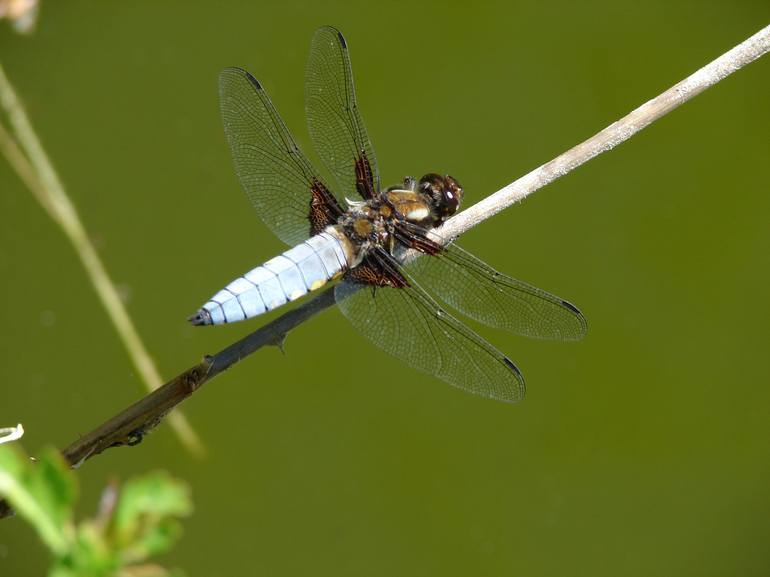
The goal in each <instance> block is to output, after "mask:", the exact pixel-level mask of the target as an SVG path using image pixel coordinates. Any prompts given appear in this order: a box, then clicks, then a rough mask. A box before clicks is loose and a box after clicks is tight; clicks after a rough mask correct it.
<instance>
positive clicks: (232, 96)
mask: <svg viewBox="0 0 770 577" xmlns="http://www.w3.org/2000/svg"><path fill="white" fill-rule="evenodd" d="M219 98H220V110H221V113H222V122H223V124H224V128H225V134H226V135H227V140H228V142H229V143H230V151H231V153H232V157H233V163H234V164H235V172H236V173H237V174H238V178H239V179H240V181H241V184H242V186H243V188H244V189H245V191H246V195H247V196H248V197H249V200H251V203H252V204H253V205H254V207H255V208H256V209H257V212H258V213H259V216H260V217H261V218H262V220H263V221H264V222H265V224H266V225H267V226H268V227H269V228H270V230H272V231H273V232H274V233H275V234H276V235H277V236H278V238H280V239H281V240H282V241H283V242H285V243H286V244H289V245H295V244H297V243H299V242H302V241H303V240H305V239H307V238H308V237H309V236H310V235H311V234H313V233H314V232H315V228H317V227H318V226H321V227H322V225H323V223H322V222H321V221H323V220H324V219H325V218H326V219H334V220H336V216H335V215H334V214H332V213H341V211H340V209H339V204H338V203H337V201H336V200H335V199H334V197H333V196H332V195H331V194H330V193H329V191H328V189H327V188H326V186H325V185H324V184H323V182H322V181H321V179H320V177H319V176H318V174H317V173H316V171H315V169H314V168H313V166H312V165H311V164H310V162H309V161H308V160H307V158H306V157H305V155H304V154H302V151H301V150H300V149H299V147H298V146H297V144H296V143H295V142H294V139H293V138H292V136H291V134H290V133H289V130H288V129H287V128H286V125H285V124H284V123H283V120H281V117H280V116H279V115H278V112H277V111H276V109H275V107H274V106H273V103H272V102H270V98H269V97H268V96H267V93H266V92H265V90H264V88H262V86H261V85H260V83H259V82H258V81H257V80H256V79H255V78H254V77H253V76H252V75H251V74H249V73H248V72H246V71H245V70H241V69H240V68H227V69H225V70H223V71H222V73H221V74H220V75H219ZM311 201H315V202H316V204H318V205H319V206H320V207H321V210H320V212H319V211H318V210H316V211H314V213H315V220H316V222H311ZM314 208H317V207H314ZM337 216H338V214H337Z"/></svg>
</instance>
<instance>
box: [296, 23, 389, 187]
mask: <svg viewBox="0 0 770 577" xmlns="http://www.w3.org/2000/svg"><path fill="white" fill-rule="evenodd" d="M305 111H306V114H307V122H308V130H309V132H310V138H311V139H312V141H313V145H314V146H315V148H316V152H318V156H320V157H321V160H322V161H323V162H324V164H325V165H326V167H327V168H328V169H329V171H330V172H331V173H332V174H333V175H334V177H335V178H336V179H337V182H338V184H339V186H340V190H341V191H342V193H343V195H344V196H345V197H347V198H355V195H356V194H360V195H361V196H362V197H363V198H364V199H369V198H372V196H373V195H374V194H376V193H377V191H378V190H379V184H380V183H379V173H378V172H377V159H376V158H375V156H374V149H373V148H372V144H371V142H369V136H368V135H367V134H366V127H365V126H364V121H363V119H362V118H361V114H360V113H359V111H358V105H357V104H356V92H355V88H354V86H353V73H352V71H351V68H350V55H349V54H348V47H347V44H346V43H345V38H344V37H343V36H342V33H340V31H339V30H337V29H336V28H332V27H331V26H324V27H323V28H319V29H318V30H317V31H316V33H315V36H313V42H312V44H311V47H310V58H309V60H308V64H307V73H306V78H305Z"/></svg>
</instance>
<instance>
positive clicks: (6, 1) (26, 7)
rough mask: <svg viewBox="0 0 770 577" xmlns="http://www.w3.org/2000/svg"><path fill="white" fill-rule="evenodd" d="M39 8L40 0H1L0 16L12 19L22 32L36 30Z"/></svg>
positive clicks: (15, 26) (17, 28)
mask: <svg viewBox="0 0 770 577" xmlns="http://www.w3.org/2000/svg"><path fill="white" fill-rule="evenodd" d="M39 9H40V7H39V4H38V0H0V18H7V19H8V20H10V21H11V23H12V24H13V27H14V28H15V29H16V31H17V32H20V33H21V34H29V33H30V32H32V30H34V28H35V24H36V22H37V14H38V10H39Z"/></svg>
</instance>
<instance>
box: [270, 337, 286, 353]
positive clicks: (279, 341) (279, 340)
mask: <svg viewBox="0 0 770 577" xmlns="http://www.w3.org/2000/svg"><path fill="white" fill-rule="evenodd" d="M286 334H287V333H281V334H278V335H276V336H275V337H273V338H272V339H270V340H269V341H268V343H267V344H269V345H271V346H274V347H278V350H279V351H281V352H282V353H283V354H284V355H285V354H286V350H285V349H284V348H283V344H284V343H285V342H286Z"/></svg>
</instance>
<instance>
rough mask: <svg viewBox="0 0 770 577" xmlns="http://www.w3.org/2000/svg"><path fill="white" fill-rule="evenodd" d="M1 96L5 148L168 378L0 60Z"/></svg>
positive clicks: (132, 346) (135, 344) (114, 312)
mask: <svg viewBox="0 0 770 577" xmlns="http://www.w3.org/2000/svg"><path fill="white" fill-rule="evenodd" d="M0 102H1V103H2V106H3V109H4V110H5V113H6V115H7V118H8V122H9V124H10V126H11V128H12V130H13V134H11V133H9V132H8V131H7V130H6V129H5V128H4V127H3V126H2V124H0V149H2V151H3V154H4V155H5V157H6V159H7V160H8V162H9V163H10V165H11V166H12V167H13V169H14V170H15V171H16V172H17V173H18V175H19V177H20V178H21V180H22V181H23V182H24V184H25V185H26V186H27V188H29V190H30V191H31V192H32V194H33V195H34V197H35V198H36V199H37V200H38V202H39V203H40V205H41V206H42V207H43V208H44V209H45V211H46V212H47V213H48V216H50V217H51V218H52V219H53V220H54V222H56V223H57V224H58V225H59V226H60V227H61V229H62V230H63V231H64V234H65V235H66V236H67V238H68V239H69V240H70V242H71V243H72V246H73V247H74V249H75V253H76V254H77V255H78V257H79V258H80V262H81V263H82V264H83V267H84V268H85V270H86V274H87V275H88V278H89V280H90V281H91V283H92V284H93V286H94V289H95V290H96V294H97V295H98V297H99V300H101V302H102V305H104V308H105V310H106V311H107V314H108V316H109V317H110V320H111V321H112V324H113V326H114V327H115V330H116V331H117V333H118V336H119V337H120V340H121V341H122V342H123V345H124V346H125V348H126V351H127V352H128V355H129V357H130V359H131V362H132V363H133V365H134V367H135V368H136V370H137V372H138V373H139V376H140V377H141V379H142V381H144V383H145V385H146V386H147V388H148V389H149V390H151V391H152V390H155V389H157V388H158V387H160V386H161V385H162V384H163V380H162V379H161V377H160V373H159V372H158V369H157V367H156V366H155V363H154V362H153V360H152V357H150V354H149V353H148V351H147V349H146V347H145V346H144V343H143V342H142V339H141V338H140V337H139V333H138V332H137V330H136V327H135V326H134V323H133V322H132V321H131V317H130V316H129V315H128V312H127V311H126V308H125V307H124V306H123V302H122V301H121V300H120V296H119V295H118V291H117V289H116V287H115V285H114V283H113V282H112V280H111V279H110V276H109V274H108V273H107V270H106V269H105V267H104V264H103V263H102V261H101V259H100V258H99V254H98V252H97V251H96V248H94V245H93V244H92V243H91V240H90V238H89V236H88V233H87V232H86V229H85V227H84V226H83V223H82V221H81V220H80V217H79V216H78V213H77V210H76V209H75V205H74V204H73V203H72V201H71V200H70V198H69V196H68V195H67V193H66V191H65V189H64V186H63V185H62V183H61V181H60V180H59V176H58V175H57V174H56V171H55V169H54V167H53V164H52V163H51V161H50V160H49V158H48V155H47V154H46V152H45V150H44V149H43V146H42V144H41V143H40V139H39V138H38V137H37V134H36V133H35V131H34V129H33V128H32V124H31V123H30V121H29V118H28V117H27V114H26V112H25V110H24V107H23V106H22V104H21V101H20V100H19V98H18V96H17V95H16V91H15V90H14V88H13V85H12V84H11V82H10V81H9V80H8V77H7V76H6V74H5V71H4V70H3V67H2V65H1V64H0ZM171 419H172V420H171V423H172V426H173V428H174V430H175V431H176V433H177V435H178V436H179V438H180V439H181V441H182V443H183V444H184V445H185V446H186V447H187V448H188V449H189V450H190V451H192V452H194V453H197V454H202V452H203V446H202V444H201V442H200V440H199V439H198V436H197V435H196V433H195V431H194V430H193V429H192V427H191V426H190V424H189V423H188V422H187V420H186V419H185V418H184V415H182V413H175V414H174V415H172V416H171Z"/></svg>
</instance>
